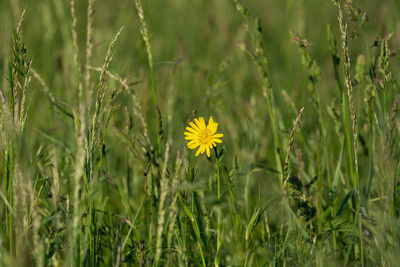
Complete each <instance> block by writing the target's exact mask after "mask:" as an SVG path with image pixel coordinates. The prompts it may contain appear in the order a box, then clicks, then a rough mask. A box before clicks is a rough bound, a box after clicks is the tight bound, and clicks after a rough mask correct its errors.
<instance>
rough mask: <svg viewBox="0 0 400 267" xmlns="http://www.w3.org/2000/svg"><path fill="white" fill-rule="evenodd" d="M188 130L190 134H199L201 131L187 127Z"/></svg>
mask: <svg viewBox="0 0 400 267" xmlns="http://www.w3.org/2000/svg"><path fill="white" fill-rule="evenodd" d="M186 130H187V131H188V132H191V133H194V134H197V133H198V132H199V131H198V130H196V129H194V128H190V127H186Z"/></svg>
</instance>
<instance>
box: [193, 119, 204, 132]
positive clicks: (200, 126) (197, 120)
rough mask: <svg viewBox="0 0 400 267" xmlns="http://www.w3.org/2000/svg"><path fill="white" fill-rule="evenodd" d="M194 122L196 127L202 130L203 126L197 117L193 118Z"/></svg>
mask: <svg viewBox="0 0 400 267" xmlns="http://www.w3.org/2000/svg"><path fill="white" fill-rule="evenodd" d="M194 122H195V123H196V125H197V127H198V128H199V130H200V131H201V130H203V129H204V128H205V127H202V124H201V122H200V120H199V119H198V118H195V119H194Z"/></svg>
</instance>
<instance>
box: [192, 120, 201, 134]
mask: <svg viewBox="0 0 400 267" xmlns="http://www.w3.org/2000/svg"><path fill="white" fill-rule="evenodd" d="M189 125H190V126H191V127H192V128H193V129H195V130H196V131H198V132H200V131H201V130H200V128H199V127H198V126H197V125H196V124H195V123H193V122H192V121H191V122H189Z"/></svg>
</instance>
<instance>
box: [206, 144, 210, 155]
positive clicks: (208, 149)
mask: <svg viewBox="0 0 400 267" xmlns="http://www.w3.org/2000/svg"><path fill="white" fill-rule="evenodd" d="M206 150H207V157H210V147H209V146H207V147H206Z"/></svg>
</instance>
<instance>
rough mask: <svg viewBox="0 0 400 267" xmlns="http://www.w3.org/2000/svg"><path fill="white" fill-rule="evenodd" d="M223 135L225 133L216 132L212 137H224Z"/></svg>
mask: <svg viewBox="0 0 400 267" xmlns="http://www.w3.org/2000/svg"><path fill="white" fill-rule="evenodd" d="M222 136H224V135H223V134H221V133H220V134H214V135H213V136H212V138H220V137H222Z"/></svg>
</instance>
